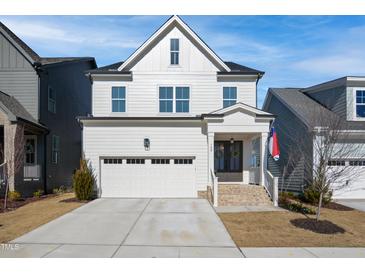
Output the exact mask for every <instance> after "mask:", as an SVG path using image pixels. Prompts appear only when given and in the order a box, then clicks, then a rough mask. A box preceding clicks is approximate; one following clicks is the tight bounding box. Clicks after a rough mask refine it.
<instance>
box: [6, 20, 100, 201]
mask: <svg viewBox="0 0 365 274" xmlns="http://www.w3.org/2000/svg"><path fill="white" fill-rule="evenodd" d="M94 68H96V63H95V59H94V58H92V57H66V58H53V57H52V58H44V57H40V56H39V55H38V54H37V53H35V52H34V51H33V50H32V49H31V48H30V47H28V46H27V45H26V44H25V43H24V42H23V41H22V40H21V39H19V38H18V37H17V36H16V35H15V34H14V33H13V32H12V31H10V30H9V29H8V28H7V27H6V26H5V25H4V24H2V23H1V22H0V91H1V92H0V150H1V151H2V152H3V153H1V158H0V160H1V162H3V161H5V162H7V165H8V168H10V169H11V168H13V169H14V163H16V162H19V161H18V160H16V159H19V158H22V157H19V155H17V153H16V151H19V148H18V147H19V145H18V144H19V143H20V141H24V142H25V151H24V158H23V159H24V167H22V168H15V169H17V170H18V172H17V174H16V176H15V178H11V179H10V190H17V191H19V192H21V193H22V195H32V193H33V192H34V191H35V190H37V189H48V190H50V189H52V188H54V187H57V186H60V185H70V183H71V176H72V173H73V171H74V169H75V168H77V167H78V165H79V159H80V156H81V137H80V127H79V125H78V123H77V121H76V119H75V117H76V116H80V115H87V114H89V113H90V112H91V87H90V81H89V79H87V77H85V75H84V71H86V70H90V69H94ZM15 166H16V165H15Z"/></svg>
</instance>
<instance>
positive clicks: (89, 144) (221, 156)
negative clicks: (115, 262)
mask: <svg viewBox="0 0 365 274" xmlns="http://www.w3.org/2000/svg"><path fill="white" fill-rule="evenodd" d="M263 74H264V73H263V72H262V71H259V70H255V69H251V68H248V67H245V66H242V65H239V64H236V63H233V62H225V61H223V60H222V59H221V58H220V57H219V56H217V54H216V53H214V51H213V50H212V49H211V48H209V46H208V45H207V44H205V43H204V41H203V40H202V39H201V38H200V37H199V36H198V35H197V34H196V33H195V32H194V31H193V30H192V29H191V28H190V27H189V26H187V25H186V24H185V23H184V22H183V21H182V19H181V18H180V17H178V16H172V17H170V19H168V20H167V22H165V23H164V24H163V25H162V26H161V27H160V28H159V29H158V30H157V31H156V32H155V33H154V34H153V35H152V36H151V37H150V38H148V40H147V41H146V42H145V43H143V44H142V45H141V46H140V47H139V48H138V49H137V50H136V51H135V52H134V53H133V54H132V55H131V56H129V57H128V58H127V60H125V61H124V62H119V63H116V64H112V65H109V66H105V67H101V68H99V69H95V70H91V71H88V76H89V77H90V79H91V81H92V115H90V116H88V117H79V121H80V123H81V124H82V128H83V131H82V132H83V133H82V134H83V137H82V139H83V151H84V155H85V158H86V159H89V160H90V164H91V165H92V168H93V169H94V172H95V174H96V176H97V190H98V195H99V196H100V197H179V198H180V197H181V198H184V197H198V196H199V197H201V196H207V197H210V198H212V197H213V198H214V204H215V205H228V204H232V205H239V204H240V201H237V199H238V200H239V199H240V197H244V196H245V194H246V196H250V193H252V195H251V196H252V197H251V198H252V200H250V199H248V200H247V199H246V200H245V201H246V202H247V203H252V204H255V201H256V202H260V201H257V199H259V198H257V197H261V196H262V197H263V196H265V195H266V199H268V195H267V193H266V192H265V190H264V165H263V162H264V161H262V159H264V158H265V157H264V154H265V144H266V141H267V136H268V132H269V124H270V121H271V120H272V119H273V115H272V114H270V113H267V112H264V111H262V110H260V109H258V108H257V104H256V99H257V83H258V81H259V80H260V78H261V77H262V76H263ZM218 185H219V190H220V197H219V196H218ZM224 186H226V187H224ZM251 189H254V191H252V190H251ZM250 191H251V192H250ZM245 192H246V193H245ZM261 192H262V193H261ZM269 192H270V191H269ZM258 193H259V194H258ZM228 194H237V195H238V194H240V195H238V196H232V195H231V196H227V195H228ZM224 195H226V196H224ZM255 195H256V196H255ZM260 195H261V196H260ZM254 196H255V197H256V198H255V197H254ZM262 197H261V198H262ZM255 199H256V200H255ZM262 200H265V199H264V198H262ZM243 202H244V201H243Z"/></svg>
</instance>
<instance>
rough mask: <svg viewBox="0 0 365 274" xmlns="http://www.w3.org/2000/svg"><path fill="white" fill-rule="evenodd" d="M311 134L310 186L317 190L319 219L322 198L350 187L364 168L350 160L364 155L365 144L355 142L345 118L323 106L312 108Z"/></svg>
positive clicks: (317, 217)
mask: <svg viewBox="0 0 365 274" xmlns="http://www.w3.org/2000/svg"><path fill="white" fill-rule="evenodd" d="M310 122H311V127H310V131H309V135H310V136H311V139H312V140H313V147H312V151H313V154H312V155H313V166H312V171H313V176H312V177H313V179H312V180H311V181H310V182H309V186H310V187H311V188H312V189H314V190H315V191H317V192H318V194H319V199H318V206H317V215H316V219H317V220H319V218H320V215H321V208H322V204H323V198H324V197H325V196H328V194H329V192H331V191H338V190H340V189H343V188H344V187H347V186H348V185H349V184H350V183H351V180H352V179H355V178H357V177H358V175H359V173H360V172H361V170H360V169H359V168H357V167H356V165H354V164H349V162H348V161H349V160H351V159H353V160H356V159H361V158H363V157H364V152H363V151H364V150H363V145H362V144H359V143H356V141H355V142H354V138H353V137H352V136H351V134H350V133H349V131H348V130H347V127H346V122H345V121H344V119H341V118H340V117H338V116H337V115H335V114H333V113H332V112H329V111H328V110H327V109H324V108H321V109H317V110H315V111H313V116H312V117H311V121H310Z"/></svg>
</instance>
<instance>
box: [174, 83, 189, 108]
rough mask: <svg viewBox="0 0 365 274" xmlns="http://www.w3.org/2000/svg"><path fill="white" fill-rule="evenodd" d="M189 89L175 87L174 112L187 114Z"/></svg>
mask: <svg viewBox="0 0 365 274" xmlns="http://www.w3.org/2000/svg"><path fill="white" fill-rule="evenodd" d="M189 93H190V92H189V87H176V112H189V97H190V96H189Z"/></svg>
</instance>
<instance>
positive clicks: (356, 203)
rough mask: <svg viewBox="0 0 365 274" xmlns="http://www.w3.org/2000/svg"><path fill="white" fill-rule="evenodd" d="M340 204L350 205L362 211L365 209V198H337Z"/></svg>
mask: <svg viewBox="0 0 365 274" xmlns="http://www.w3.org/2000/svg"><path fill="white" fill-rule="evenodd" d="M335 202H336V203H338V204H341V205H344V206H348V207H351V208H354V209H357V210H360V211H365V199H354V200H336V201H335Z"/></svg>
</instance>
